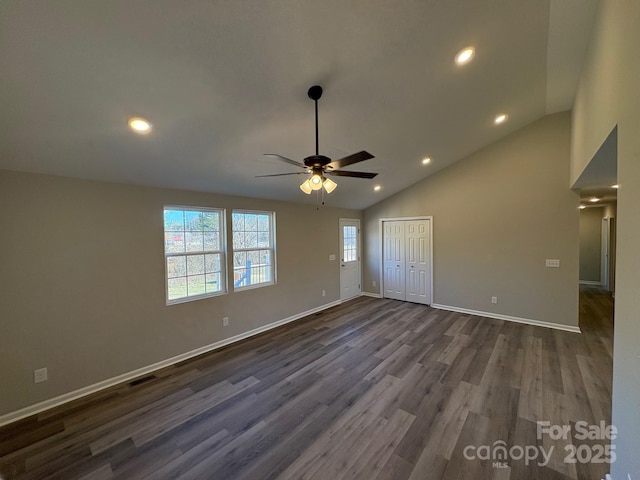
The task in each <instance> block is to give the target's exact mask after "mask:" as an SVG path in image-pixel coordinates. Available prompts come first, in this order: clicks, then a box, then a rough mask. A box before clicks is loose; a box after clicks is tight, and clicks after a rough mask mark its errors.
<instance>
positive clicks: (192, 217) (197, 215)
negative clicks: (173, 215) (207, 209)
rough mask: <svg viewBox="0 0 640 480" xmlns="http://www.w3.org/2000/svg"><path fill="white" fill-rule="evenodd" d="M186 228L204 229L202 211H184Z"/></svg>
mask: <svg viewBox="0 0 640 480" xmlns="http://www.w3.org/2000/svg"><path fill="white" fill-rule="evenodd" d="M184 226H185V230H202V212H193V211H189V210H186V211H185V212H184Z"/></svg>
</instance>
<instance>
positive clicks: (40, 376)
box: [33, 368, 49, 383]
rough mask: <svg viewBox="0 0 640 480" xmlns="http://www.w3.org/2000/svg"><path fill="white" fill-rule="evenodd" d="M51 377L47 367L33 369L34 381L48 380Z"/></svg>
mask: <svg viewBox="0 0 640 480" xmlns="http://www.w3.org/2000/svg"><path fill="white" fill-rule="evenodd" d="M48 379H49V376H48V374H47V369H46V368H39V369H38V370H34V371H33V383H41V382H46V381H47V380H48Z"/></svg>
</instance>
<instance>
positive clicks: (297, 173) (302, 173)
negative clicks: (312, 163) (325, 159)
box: [255, 172, 308, 178]
mask: <svg viewBox="0 0 640 480" xmlns="http://www.w3.org/2000/svg"><path fill="white" fill-rule="evenodd" d="M283 175H308V174H307V172H291V173H274V174H272V175H256V177H255V178H263V177H282V176H283Z"/></svg>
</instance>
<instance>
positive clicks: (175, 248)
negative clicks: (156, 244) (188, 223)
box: [164, 232, 184, 253]
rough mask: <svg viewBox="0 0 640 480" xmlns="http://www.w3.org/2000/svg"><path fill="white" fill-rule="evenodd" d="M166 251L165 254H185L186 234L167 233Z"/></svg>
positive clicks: (165, 236)
mask: <svg viewBox="0 0 640 480" xmlns="http://www.w3.org/2000/svg"><path fill="white" fill-rule="evenodd" d="M164 251H165V253H184V233H183V232H165V234H164Z"/></svg>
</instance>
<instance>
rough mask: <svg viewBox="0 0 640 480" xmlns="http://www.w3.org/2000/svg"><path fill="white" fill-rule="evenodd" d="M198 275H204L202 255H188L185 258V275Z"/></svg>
mask: <svg viewBox="0 0 640 480" xmlns="http://www.w3.org/2000/svg"><path fill="white" fill-rule="evenodd" d="M200 273H204V255H189V256H188V257H187V275H196V274H200ZM203 281H204V280H203Z"/></svg>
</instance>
